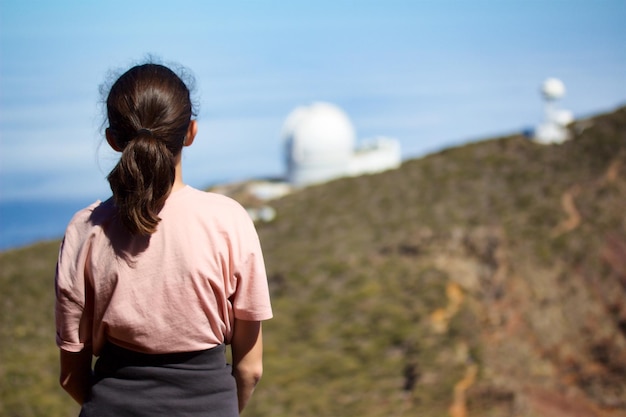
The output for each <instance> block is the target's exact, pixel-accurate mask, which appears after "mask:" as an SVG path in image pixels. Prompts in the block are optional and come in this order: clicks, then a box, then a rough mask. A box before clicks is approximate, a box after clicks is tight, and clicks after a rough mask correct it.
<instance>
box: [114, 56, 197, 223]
mask: <svg viewBox="0 0 626 417" xmlns="http://www.w3.org/2000/svg"><path fill="white" fill-rule="evenodd" d="M106 106H107V118H108V120H109V127H108V128H107V140H108V141H109V143H111V144H112V146H113V145H114V146H113V148H114V149H116V150H121V151H122V156H121V157H120V160H119V162H118V163H117V165H116V166H115V167H114V168H113V170H112V171H111V172H110V173H109V175H108V177H107V179H108V180H109V184H110V185H111V191H112V192H113V199H114V201H115V205H116V207H117V209H118V213H119V217H120V220H121V222H122V223H123V225H124V226H125V227H126V228H127V229H128V231H129V232H131V233H132V234H139V235H150V234H152V233H154V232H155V231H156V230H157V225H158V224H159V222H160V221H161V219H160V218H159V212H160V211H161V209H162V208H163V205H164V204H165V200H167V197H168V196H169V194H170V192H171V190H172V186H173V184H174V180H175V179H176V158H177V157H179V156H180V152H181V149H182V147H183V142H184V138H185V135H186V134H187V129H188V128H189V123H190V120H191V117H192V116H193V115H194V111H193V106H192V103H191V100H190V92H189V89H188V87H187V85H186V84H185V83H184V82H183V81H182V79H181V78H180V77H179V76H177V75H176V74H175V73H174V72H173V71H172V70H170V69H169V68H167V67H164V66H162V65H159V64H144V65H139V66H136V67H133V68H131V69H129V70H128V71H127V72H125V73H124V74H122V76H120V78H118V79H117V81H115V83H114V84H113V86H112V87H111V90H110V91H109V94H108V96H107V99H106ZM148 128H149V129H148Z"/></svg>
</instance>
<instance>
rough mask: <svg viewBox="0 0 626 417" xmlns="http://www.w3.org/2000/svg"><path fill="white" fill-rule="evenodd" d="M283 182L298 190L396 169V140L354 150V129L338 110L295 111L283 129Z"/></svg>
mask: <svg viewBox="0 0 626 417" xmlns="http://www.w3.org/2000/svg"><path fill="white" fill-rule="evenodd" d="M282 136H283V139H284V142H285V154H286V155H285V156H286V162H287V181H288V182H289V183H290V184H291V185H293V186H295V187H301V186H306V185H310V184H316V183H321V182H325V181H329V180H332V179H335V178H340V177H344V176H357V175H361V174H366V173H374V172H380V171H384V170H387V169H392V168H397V167H398V166H399V165H400V163H401V155H400V144H399V142H398V141H397V140H395V139H391V138H386V137H378V138H375V139H372V140H369V141H367V142H365V143H364V145H363V146H361V147H356V135H355V130H354V127H353V126H352V123H351V122H350V119H349V118H348V116H347V115H346V114H345V113H344V112H343V110H341V109H340V108H339V107H337V106H335V105H332V104H329V103H322V102H318V103H313V104H311V105H310V106H302V107H297V108H296V109H295V110H293V111H292V112H291V113H290V114H289V116H288V117H287V119H286V120H285V123H284V125H283V131H282Z"/></svg>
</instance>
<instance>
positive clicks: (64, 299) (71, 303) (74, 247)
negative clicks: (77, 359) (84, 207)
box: [54, 212, 93, 352]
mask: <svg viewBox="0 0 626 417" xmlns="http://www.w3.org/2000/svg"><path fill="white" fill-rule="evenodd" d="M87 219H88V213H85V212H79V213H78V214H77V215H76V216H74V218H73V219H72V220H71V221H70V224H69V225H68V227H67V229H66V232H65V236H64V237H63V241H62V243H61V246H60V249H59V257H58V260H57V266H56V274H55V280H54V284H55V295H56V300H55V322H56V343H57V346H58V347H59V348H61V349H63V350H66V351H69V352H80V351H81V350H83V348H84V347H85V346H89V345H91V338H92V331H91V330H92V319H93V291H92V289H91V285H90V284H89V282H88V277H87V275H86V273H85V270H86V268H85V266H86V262H87V258H88V253H89V244H88V242H89V229H88V227H87Z"/></svg>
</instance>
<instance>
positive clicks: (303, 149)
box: [282, 102, 355, 164]
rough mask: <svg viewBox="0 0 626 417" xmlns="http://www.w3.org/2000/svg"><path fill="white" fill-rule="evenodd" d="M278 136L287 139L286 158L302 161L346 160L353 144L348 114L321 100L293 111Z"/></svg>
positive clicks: (352, 130) (352, 148)
mask: <svg viewBox="0 0 626 417" xmlns="http://www.w3.org/2000/svg"><path fill="white" fill-rule="evenodd" d="M282 136H283V138H284V139H285V140H286V141H287V149H288V152H289V155H287V157H288V158H289V159H291V160H292V161H294V162H298V163H303V164H309V163H323V162H325V161H326V162H331V161H336V160H341V161H346V160H348V159H349V158H350V156H351V155H352V153H353V151H354V145H355V133H354V128H353V126H352V123H351V122H350V119H349V118H348V116H347V115H346V114H345V113H344V112H343V110H341V109H340V108H339V107H337V106H335V105H333V104H329V103H322V102H319V103H313V104H312V105H310V106H306V107H297V108H296V109H295V110H293V111H292V112H291V113H290V114H289V116H287V119H286V120H285V123H284V125H283V135H282Z"/></svg>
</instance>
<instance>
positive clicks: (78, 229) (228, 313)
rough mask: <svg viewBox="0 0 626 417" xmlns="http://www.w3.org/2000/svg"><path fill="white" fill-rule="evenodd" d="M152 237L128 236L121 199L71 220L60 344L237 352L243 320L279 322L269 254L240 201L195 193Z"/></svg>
mask: <svg viewBox="0 0 626 417" xmlns="http://www.w3.org/2000/svg"><path fill="white" fill-rule="evenodd" d="M159 217H160V218H161V222H160V223H159V225H158V229H157V231H156V232H155V233H154V234H152V235H150V236H147V237H146V236H133V235H131V234H129V233H128V232H127V231H126V230H125V229H124V227H123V226H122V225H121V223H120V222H119V220H117V217H116V208H115V207H114V205H113V202H112V199H110V200H108V201H106V202H104V203H101V202H96V203H94V204H92V205H91V206H89V207H87V208H85V209H83V210H81V211H79V212H78V213H76V215H75V216H74V217H73V219H72V220H71V221H70V223H69V225H68V227H67V230H66V233H65V237H64V239H63V243H62V244H61V248H60V251H59V259H58V263H57V271H56V279H55V287H56V326H57V345H58V346H59V347H60V348H61V349H63V350H67V351H70V352H78V351H80V350H82V349H83V347H84V346H86V345H87V346H88V345H92V348H93V352H94V354H95V355H98V354H99V353H100V350H101V349H102V346H103V345H104V343H105V342H106V340H110V341H111V342H113V343H115V344H117V345H119V346H122V347H125V348H127V349H131V350H135V351H140V352H145V353H167V352H189V351H198V350H204V349H209V348H211V347H214V346H217V345H219V344H221V343H229V342H230V338H231V336H232V330H233V323H234V319H235V318H237V319H241V320H255V321H258V320H266V319H269V318H271V317H272V309H271V306H270V299H269V291H268V286H267V276H266V272H265V265H264V262H263V255H262V253H261V245H260V243H259V238H258V236H257V233H256V230H255V229H254V225H253V224H252V221H251V219H250V217H249V216H248V214H247V212H246V211H245V210H244V209H243V207H241V206H240V205H239V204H238V203H237V202H235V201H234V200H231V199H230V198H228V197H224V196H222V195H218V194H212V193H206V192H203V191H199V190H196V189H194V188H192V187H189V186H186V187H184V188H182V189H180V190H178V191H176V192H174V193H172V194H171V195H170V196H169V198H168V199H167V202H166V203H165V206H164V207H163V209H162V210H161V212H160V213H159Z"/></svg>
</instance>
